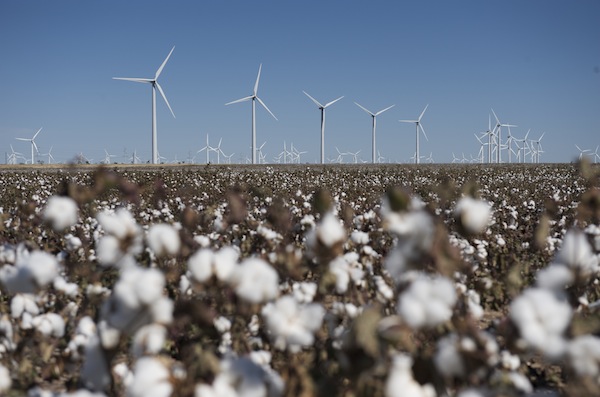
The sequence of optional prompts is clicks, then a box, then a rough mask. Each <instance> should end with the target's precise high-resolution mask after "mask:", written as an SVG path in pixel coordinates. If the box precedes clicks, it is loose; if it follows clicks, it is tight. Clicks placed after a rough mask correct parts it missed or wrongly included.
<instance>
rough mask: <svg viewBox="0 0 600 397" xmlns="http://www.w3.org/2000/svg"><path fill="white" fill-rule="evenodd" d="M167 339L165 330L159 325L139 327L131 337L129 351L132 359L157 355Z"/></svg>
mask: <svg viewBox="0 0 600 397" xmlns="http://www.w3.org/2000/svg"><path fill="white" fill-rule="evenodd" d="M166 339H167V329H166V328H165V327H164V326H162V325H160V324H149V325H145V326H143V327H141V328H140V329H139V330H138V331H137V332H136V333H135V335H134V337H133V343H132V345H131V351H132V354H133V355H134V357H140V356H142V355H152V354H157V353H159V352H160V351H161V350H162V348H163V346H164V344H165V340H166Z"/></svg>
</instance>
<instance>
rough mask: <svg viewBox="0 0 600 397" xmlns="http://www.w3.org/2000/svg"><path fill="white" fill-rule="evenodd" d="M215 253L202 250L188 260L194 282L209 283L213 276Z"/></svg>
mask: <svg viewBox="0 0 600 397" xmlns="http://www.w3.org/2000/svg"><path fill="white" fill-rule="evenodd" d="M213 256H214V254H213V252H212V251H211V250H210V249H206V248H203V249H200V250H198V251H197V252H196V253H194V254H193V255H192V256H190V258H189V259H188V263H187V266H188V270H189V271H190V273H191V275H192V277H193V278H194V280H196V281H198V282H199V283H204V282H206V281H208V280H209V279H210V278H211V277H212V274H213V269H212V262H213Z"/></svg>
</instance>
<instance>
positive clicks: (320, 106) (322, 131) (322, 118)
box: [302, 91, 343, 164]
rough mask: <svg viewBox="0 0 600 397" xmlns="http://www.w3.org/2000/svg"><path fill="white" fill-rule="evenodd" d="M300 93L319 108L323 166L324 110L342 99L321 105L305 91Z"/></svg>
mask: <svg viewBox="0 0 600 397" xmlns="http://www.w3.org/2000/svg"><path fill="white" fill-rule="evenodd" d="M302 92H303V93H304V94H305V95H306V96H307V97H309V98H310V99H311V100H312V101H313V102H314V103H315V104H316V105H317V106H318V107H319V109H321V164H325V109H327V107H328V106H331V105H333V104H334V103H336V102H337V101H339V100H340V99H342V98H343V96H341V97H339V98H338V99H334V100H333V101H331V102H329V103H326V104H325V105H321V104H320V103H319V101H317V100H316V99H315V98H313V97H311V96H310V95H308V93H307V92H306V91H302Z"/></svg>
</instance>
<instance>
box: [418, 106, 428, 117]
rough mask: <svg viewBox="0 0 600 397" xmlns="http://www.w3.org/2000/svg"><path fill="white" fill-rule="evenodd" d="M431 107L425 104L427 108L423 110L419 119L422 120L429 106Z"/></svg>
mask: <svg viewBox="0 0 600 397" xmlns="http://www.w3.org/2000/svg"><path fill="white" fill-rule="evenodd" d="M428 107H429V104H427V105H426V106H425V109H423V111H422V112H421V115H420V116H419V118H418V119H417V120H418V121H421V119H422V118H423V115H424V114H425V111H426V110H427V108H428Z"/></svg>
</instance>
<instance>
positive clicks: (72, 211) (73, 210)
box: [43, 196, 79, 231]
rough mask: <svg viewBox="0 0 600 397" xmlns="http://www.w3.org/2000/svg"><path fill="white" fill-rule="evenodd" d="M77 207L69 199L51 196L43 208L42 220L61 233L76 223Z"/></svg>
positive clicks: (73, 201)
mask: <svg viewBox="0 0 600 397" xmlns="http://www.w3.org/2000/svg"><path fill="white" fill-rule="evenodd" d="M78 215H79V207H78V206H77V203H76V202H75V200H73V199H72V198H70V197H63V196H52V197H50V198H49V199H48V202H47V203H46V207H45V208H44V212H43V218H44V220H45V221H46V222H49V223H50V224H51V225H52V228H53V229H54V230H56V231H61V230H63V229H66V228H68V227H71V226H73V225H75V224H76V223H77V218H78Z"/></svg>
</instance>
